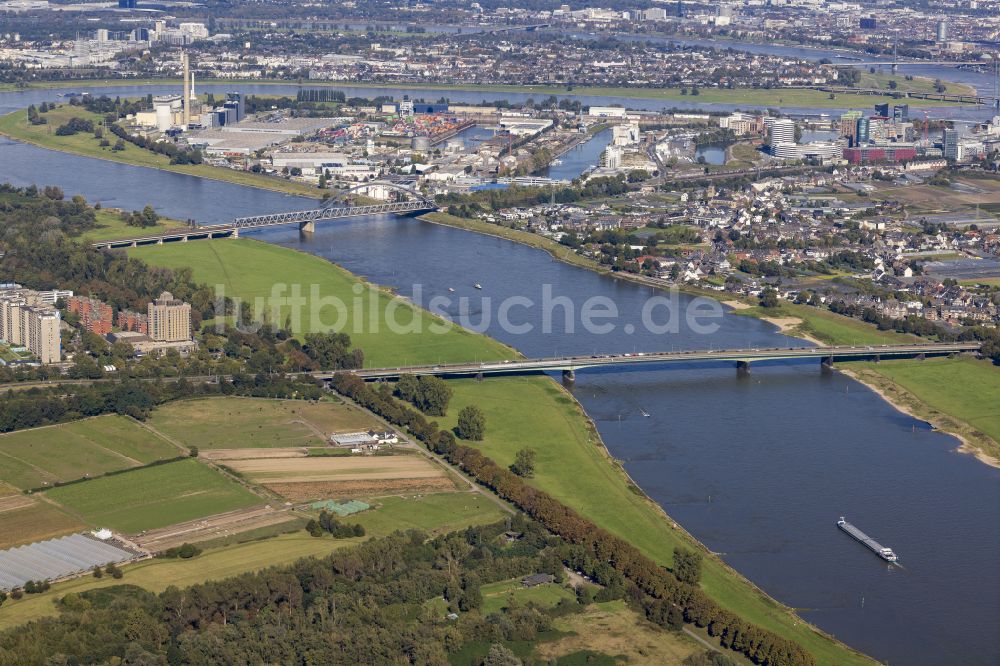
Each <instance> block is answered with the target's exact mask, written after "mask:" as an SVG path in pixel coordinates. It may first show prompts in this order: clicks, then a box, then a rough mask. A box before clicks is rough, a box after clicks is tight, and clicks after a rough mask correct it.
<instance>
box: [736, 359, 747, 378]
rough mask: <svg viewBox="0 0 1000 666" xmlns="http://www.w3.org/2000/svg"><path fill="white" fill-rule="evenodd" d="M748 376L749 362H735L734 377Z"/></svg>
mask: <svg viewBox="0 0 1000 666" xmlns="http://www.w3.org/2000/svg"><path fill="white" fill-rule="evenodd" d="M749 374H750V361H736V376H737V377H746V376H747V375H749Z"/></svg>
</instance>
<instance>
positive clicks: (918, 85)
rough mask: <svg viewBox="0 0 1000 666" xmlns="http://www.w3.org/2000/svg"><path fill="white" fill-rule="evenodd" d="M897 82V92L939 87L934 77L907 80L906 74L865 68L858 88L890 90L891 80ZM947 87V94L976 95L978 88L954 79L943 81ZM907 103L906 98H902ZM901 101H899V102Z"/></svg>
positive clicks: (931, 90)
mask: <svg viewBox="0 0 1000 666" xmlns="http://www.w3.org/2000/svg"><path fill="white" fill-rule="evenodd" d="M891 81H895V82H896V89H895V91H896V92H901V93H902V92H916V93H936V92H937V89H936V86H935V84H934V79H930V78H927V77H925V76H914V77H913V78H912V79H911V80H907V78H906V75H905V74H902V75H900V74H886V73H884V72H879V71H876V72H875V73H874V74H872V73H871V72H869V71H867V70H863V71H861V73H860V76H859V77H858V83H857V87H858V88H873V89H880V90H890V87H889V86H890V82H891ZM941 84H942V85H943V86H944V87H945V90H944V92H945V94H946V95H975V94H976V89H975V88H974V87H973V86H970V85H968V84H966V83H956V82H954V81H941ZM900 101H901V102H902V103H905V102H906V100H900ZM898 103H900V102H899V101H897V104H898Z"/></svg>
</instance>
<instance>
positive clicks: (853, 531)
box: [837, 516, 899, 563]
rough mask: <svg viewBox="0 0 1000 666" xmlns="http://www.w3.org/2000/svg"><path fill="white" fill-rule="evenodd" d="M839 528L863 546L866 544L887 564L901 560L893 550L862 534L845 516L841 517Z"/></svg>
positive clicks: (838, 522) (838, 523)
mask: <svg viewBox="0 0 1000 666" xmlns="http://www.w3.org/2000/svg"><path fill="white" fill-rule="evenodd" d="M837 527H839V528H840V529H842V530H843V531H845V532H847V533H848V534H849V535H851V536H852V537H854V538H855V539H856V540H857V541H860V542H861V543H862V544H864V545H865V546H867V547H868V548H869V549H870V550H871V551H872V552H874V553H875V554H876V555H878V556H879V557H881V558H882V559H883V560H885V561H886V562H893V563H894V562H895V561H896V560H897V559H899V558H897V557H896V553H894V552H892V548H889V547H887V546H883V545H882V544H880V543H879V542H878V541H876V540H875V539H873V538H871V537H870V536H868V535H867V534H865V533H864V532H862V531H861V530H859V529H858V528H857V527H855V526H854V525H851V524H850V523H849V522H847V521H846V520H845V519H844V517H843V516H841V517H840V520H838V521H837Z"/></svg>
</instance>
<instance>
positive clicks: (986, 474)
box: [0, 86, 1000, 664]
mask: <svg viewBox="0 0 1000 666" xmlns="http://www.w3.org/2000/svg"><path fill="white" fill-rule="evenodd" d="M206 88H207V89H214V90H215V91H217V92H219V91H224V90H225V88H226V87H223V86H213V87H212V88H208V87H206ZM240 88H241V89H242V90H244V91H245V92H248V93H255V92H260V93H267V92H271V93H275V92H288V89H283V88H280V87H278V88H276V87H274V86H260V87H259V88H258V87H254V86H240ZM168 89H169V88H168V87H164V86H154V87H148V88H143V89H141V93H142V94H145V93H146V92H154V93H157V92H160V91H166V90H168ZM89 90H90V92H91V93H92V94H102V93H103V94H110V95H115V94H121V95H129V94H132V95H134V94H137V93H138V92H140V91H139V90H137V89H136V88H129V87H120V88H108V89H100V88H97V89H89ZM409 92H410V93H411V94H419V92H426V91H409ZM372 93H373V91H372V90H370V89H361V90H358V91H357V93H355V92H352V91H349V94H368V95H370V94H372ZM56 94H57V91H54V90H49V91H39V90H31V91H27V92H21V93H4V94H0V109H5V108H6V109H7V110H8V111H9V110H13V109H15V108H22V107H24V106H26V105H27V104H29V103H39V102H41V101H42V100H50V101H51V100H55V99H56ZM449 95H451V96H453V98H454V95H453V93H449ZM474 96H475V97H476V98H477V99H476V100H475V101H479V100H481V99H482V97H483V96H484V95H483V94H482V93H475V94H474ZM494 97H510V95H506V94H495V95H494ZM608 102H609V100H603V99H602V100H600V103H602V104H604V103H608ZM595 103H596V102H595ZM0 182H12V183H15V184H18V185H27V184H31V183H37V184H39V185H42V184H53V185H58V186H60V187H62V188H63V189H64V190H65V191H66V192H67V194H82V195H84V196H85V197H86V198H87V199H88V200H89V201H91V202H96V201H101V202H102V203H103V204H105V205H109V206H117V207H121V208H125V209H138V208H141V207H142V206H144V205H146V204H147V203H151V204H153V205H154V206H155V207H156V208H157V210H158V211H159V212H160V213H161V214H164V215H167V216H170V217H173V218H177V219H188V218H193V219H195V220H197V221H198V222H200V223H214V222H225V221H228V220H229V219H231V218H233V217H236V216H242V215H253V214H259V213H263V212H275V211H283V210H294V209H299V208H308V207H311V206H312V205H314V202H313V201H310V200H307V199H302V198H298V197H293V196H289V195H283V194H280V193H275V192H270V191H263V190H256V189H251V188H246V187H241V186H237V185H232V184H229V183H225V182H219V181H209V180H200V179H197V178H193V177H189V176H183V175H178V174H173V173H168V172H163V171H156V170H150V169H145V168H140V167H132V166H128V165H123V164H118V163H113V162H106V161H100V160H93V159H89V158H82V157H77V156H73V155H66V154H61V153H55V152H51V151H47V150H43V149H39V148H35V147H33V146H26V145H23V144H19V143H16V142H12V141H7V140H0ZM252 235H253V236H254V237H255V238H258V239H260V240H263V241H267V242H271V243H277V244H280V245H284V246H287V247H291V248H296V249H300V250H303V251H306V252H310V253H313V254H316V255H319V256H322V257H324V258H327V259H329V260H331V261H334V262H336V263H338V264H340V265H342V266H344V267H345V268H347V269H348V270H350V271H352V272H353V273H355V274H358V275H361V276H364V277H366V278H368V279H369V280H371V281H373V282H376V283H379V284H385V285H389V286H392V287H395V288H396V289H397V290H398V291H399V293H400V294H402V295H404V296H411V297H414V299H415V300H416V296H417V294H416V293H415V291H414V288H413V285H418V284H419V285H421V291H422V297H421V301H423V302H426V300H427V299H429V298H430V297H431V296H434V295H438V296H448V295H451V296H453V297H456V298H457V297H458V296H463V295H464V296H467V297H469V298H470V299H473V300H472V302H473V303H475V304H477V305H476V306H475V307H473V309H472V311H471V312H470V313H468V314H469V317H470V319H471V320H472V323H473V324H476V323H480V322H481V321H482V320H481V315H482V314H483V311H486V312H490V311H491V309H492V308H495V307H496V306H497V305H498V304H499V303H500V302H501V301H502V300H503V299H505V298H508V297H515V296H522V297H523V296H527V297H528V298H530V299H532V300H534V301H536V302H538V301H541V300H542V297H543V295H542V293H541V289H542V286H543V285H550V286H551V296H552V297H553V298H558V297H566V298H567V299H568V302H569V303H572V304H574V307H576V308H580V307H581V306H582V304H583V303H584V302H585V301H586V300H587V299H589V298H592V297H594V296H600V297H604V298H606V299H608V300H609V301H611V302H613V303H614V304H615V305H616V306H617V308H618V310H619V313H620V316H619V318H618V319H617V320H616V328H615V330H614V331H613V332H611V333H609V334H597V333H592V332H588V331H586V330H583V328H582V327H581V326H580V324H579V320H577V321H576V322H575V330H574V332H573V334H572V335H570V334H568V331H567V330H566V329H565V321H563V320H562V319H561V318H559V317H557V318H556V319H555V322H554V324H553V326H552V330H551V332H548V333H546V332H544V331H543V327H542V321H541V319H540V317H541V313H540V311H539V308H537V307H536V308H527V307H524V308H520V309H517V310H515V311H514V312H515V314H512V315H511V318H512V319H514V320H516V321H515V323H521V324H530V325H531V326H532V327H533V330H532V331H531V332H529V333H524V334H514V333H511V332H508V331H505V330H504V329H503V327H501V326H499V325H498V324H497V321H496V319H497V318H496V316H495V313H494V316H492V317H491V319H490V321H489V323H488V324H487V325H485V326H484V329H485V331H486V333H487V334H489V335H491V336H494V337H496V338H497V339H499V340H501V341H503V342H506V343H508V344H510V345H512V346H513V347H515V348H517V349H518V350H519V351H521V352H523V353H524V354H526V355H527V356H549V355H570V354H592V353H633V352H635V353H637V352H640V351H650V350H662V349H668V348H674V349H703V348H709V347H714V348H723V347H729V348H745V347H774V346H782V347H788V346H793V345H800V344H804V343H803V342H801V341H799V340H794V339H791V338H787V337H785V336H782V335H779V334H778V333H776V331H775V329H774V327H773V326H771V325H770V324H767V323H765V322H762V321H759V320H756V319H751V318H747V317H740V316H735V315H731V314H726V315H724V316H723V317H722V318H721V320H719V321H718V324H719V328H718V330H717V331H715V332H714V333H712V334H698V333H696V332H695V331H694V330H693V329H692V328H691V327H689V326H686V325H685V326H681V328H680V330H679V331H677V332H676V333H653V332H649V331H648V330H647V329H646V327H644V326H643V317H642V311H643V306H644V304H645V303H646V302H647V299H648V298H650V297H651V296H654V295H655V293H654V292H653V291H652V290H651V289H650V288H648V287H643V286H639V285H635V284H632V283H628V282H623V281H620V280H615V279H613V278H609V277H606V276H601V275H598V274H596V273H593V272H590V271H587V270H585V269H581V268H577V267H573V266H569V265H567V264H563V263H561V262H557V261H555V260H553V259H552V258H551V257H550V256H549V255H548V254H546V253H544V252H542V251H540V250H535V249H531V248H527V247H524V246H520V245H517V244H515V243H511V242H508V241H505V240H501V239H497V238H493V237H488V236H482V235H478V234H474V233H470V232H465V231H461V230H457V229H452V228H449V227H443V226H439V225H434V224H430V223H426V222H423V221H420V220H416V219H413V218H391V217H374V218H361V219H353V220H350V221H343V222H333V223H324V224H320V225H318V227H317V231H316V233H315V234H312V235H308V236H307V235H301V234H299V232H298V231H297V229H294V228H272V229H268V230H264V231H259V232H253V234H252ZM218 242H226V241H218ZM477 282H478V283H480V284H481V285H482V287H483V288H482V290H474V289H473V288H472V285H473V284H474V283H477ZM449 288H453V289H455V292H449V291H448V289H449ZM482 297H490V299H491V302H492V305H491V306H487V305H486V304H484V303H482V302H481V300H480V299H481V298H482ZM689 302H690V298H689V297H687V296H681V297H680V301H679V304H680V305H681V307H685V306H686V305H687V304H688V303H689ZM449 312H450V314H452V315H458V314H459V312H458V310H457V309H454V308H453V309H451V310H449ZM630 330H631V331H632V332H631V333H630V332H628V331H630ZM572 390H573V393H574V395H575V396H576V397H577V399H578V400H579V401H580V402H581V404H582V405H583V407H584V408H585V410H586V411H587V413H588V414H589V415H590V416H591V418H593V420H594V421H595V422H596V424H597V427H598V430H599V432H600V434H601V436H602V438H603V439H604V441H605V443H606V444H607V446H608V448H609V450H610V452H611V454H612V455H613V456H614V457H616V458H618V459H620V460H622V461H624V464H625V469H626V470H627V471H628V473H629V474H630V475H631V476H632V478H633V479H634V480H635V481H636V483H637V484H638V485H639V486H640V487H641V488H642V489H643V490H644V491H645V492H646V493H647V494H648V495H649V496H650V497H652V498H653V499H654V500H655V501H656V502H658V503H659V504H660V505H661V506H663V507H664V509H665V510H666V512H667V513H668V514H669V515H670V516H671V517H672V518H673V519H675V520H676V521H677V522H678V523H680V524H681V525H682V526H683V527H685V528H686V529H687V530H688V531H689V532H691V533H692V534H693V535H694V536H695V537H696V538H698V539H699V540H700V541H702V543H704V544H705V545H706V546H707V547H708V548H709V549H711V550H712V551H714V552H717V553H719V554H720V556H721V557H722V558H723V559H725V560H726V562H728V563H729V564H730V565H732V566H733V567H734V568H735V569H736V570H738V571H739V572H740V573H742V574H743V575H745V576H746V577H747V578H749V579H750V580H751V581H753V582H754V583H756V584H757V585H758V586H760V587H761V588H762V589H764V590H765V591H767V592H768V593H769V594H771V595H772V596H774V597H775V598H777V599H778V600H780V601H782V602H783V603H785V604H787V605H789V606H791V607H794V608H796V609H799V612H800V614H801V615H802V616H803V617H804V618H806V619H807V620H809V621H810V622H813V623H814V624H816V625H817V626H819V627H820V628H822V629H824V630H825V631H827V632H829V633H831V634H833V635H835V636H836V637H837V638H839V639H841V640H843V641H844V642H846V643H848V644H849V645H851V646H853V647H856V648H858V649H859V650H862V651H864V652H866V653H868V654H870V655H872V656H874V657H876V658H877V659H880V660H886V661H889V662H892V663H905V664H942V663H962V664H994V663H997V662H998V660H1000V647H998V645H997V643H996V640H995V628H996V627H997V626H998V624H1000V570H998V568H997V567H996V553H997V552H1000V531H998V530H997V529H996V525H998V524H1000V470H997V469H995V468H992V467H987V466H985V465H982V464H980V463H979V462H977V461H976V460H975V459H974V458H972V457H970V456H965V455H959V454H956V453H955V448H956V446H957V441H956V440H955V439H954V438H952V437H949V436H946V435H943V434H939V433H935V432H931V431H930V429H929V428H928V427H927V426H926V425H925V424H924V423H922V422H919V421H916V420H914V419H912V418H909V417H907V416H905V415H903V414H901V413H899V412H898V411H896V410H895V409H893V408H892V407H891V406H890V405H888V404H887V403H885V402H884V401H882V400H881V399H880V398H878V396H876V395H875V394H874V393H873V392H872V391H870V390H868V389H867V388H866V387H864V386H863V385H861V384H859V383H857V382H855V381H853V380H851V379H849V378H847V377H845V376H843V375H840V374H838V373H835V374H832V375H831V374H823V373H821V372H820V371H819V368H818V367H816V365H814V364H811V363H809V364H803V363H794V362H784V363H769V364H761V365H759V366H758V365H755V366H754V367H753V369H752V373H751V374H750V375H749V376H742V377H740V376H737V373H736V371H735V369H734V368H733V367H731V366H728V365H726V366H722V365H716V364H704V365H689V366H675V367H669V368H668V367H659V368H645V367H644V368H641V369H623V368H613V369H603V370H593V371H586V372H580V373H578V375H577V381H576V384H575V386H574V387H573V389H572ZM647 415H648V416H647ZM840 515H845V516H847V517H848V518H849V519H850V520H852V521H853V522H855V523H856V524H857V525H859V526H860V527H862V528H863V529H865V530H866V531H867V532H869V533H870V534H872V535H873V536H874V537H876V538H877V539H879V540H880V541H882V542H883V543H886V544H889V545H890V546H892V547H893V549H894V550H895V551H896V552H897V553H898V554H899V555H900V561H901V562H902V564H903V565H904V567H903V568H889V567H887V566H885V564H884V563H882V562H881V561H880V560H878V558H876V557H874V556H873V555H872V554H871V553H870V552H868V551H866V550H865V549H864V548H862V547H860V546H859V545H858V544H856V543H854V542H853V541H852V540H850V539H849V538H847V537H845V535H844V534H842V533H841V532H840V531H839V530H838V529H837V528H836V526H835V521H836V519H837V517H838V516H840Z"/></svg>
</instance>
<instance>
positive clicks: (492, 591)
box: [480, 578, 576, 615]
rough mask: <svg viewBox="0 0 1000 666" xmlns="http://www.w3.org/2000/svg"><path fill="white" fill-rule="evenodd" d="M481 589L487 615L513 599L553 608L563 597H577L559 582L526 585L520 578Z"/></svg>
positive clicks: (519, 602)
mask: <svg viewBox="0 0 1000 666" xmlns="http://www.w3.org/2000/svg"><path fill="white" fill-rule="evenodd" d="M480 591H481V592H482V595H483V613H484V614H486V615H489V614H490V613H497V612H499V611H501V610H503V609H504V608H506V607H507V606H508V605H509V604H510V602H511V601H513V602H514V603H518V604H522V605H523V604H528V603H533V604H535V605H536V606H541V607H543V608H551V607H553V606H555V605H556V604H558V603H559V602H560V601H562V600H563V599H575V598H576V595H575V594H574V593H573V592H572V591H571V590H568V589H566V588H565V587H563V586H562V585H559V584H558V583H548V584H546V585H536V586H535V587H525V586H524V585H522V584H521V579H520V578H518V579H516V580H504V581H500V582H499V583H490V584H489V585H483V586H482V587H481V588H480Z"/></svg>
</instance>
